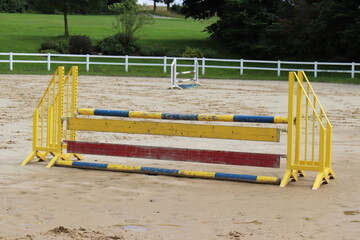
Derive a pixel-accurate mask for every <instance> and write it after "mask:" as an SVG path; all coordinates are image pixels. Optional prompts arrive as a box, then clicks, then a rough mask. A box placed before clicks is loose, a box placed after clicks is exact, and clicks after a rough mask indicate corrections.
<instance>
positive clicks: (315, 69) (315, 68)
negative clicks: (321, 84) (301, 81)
mask: <svg viewBox="0 0 360 240" xmlns="http://www.w3.org/2000/svg"><path fill="white" fill-rule="evenodd" d="M317 71H318V62H317V61H315V62H314V78H317Z"/></svg>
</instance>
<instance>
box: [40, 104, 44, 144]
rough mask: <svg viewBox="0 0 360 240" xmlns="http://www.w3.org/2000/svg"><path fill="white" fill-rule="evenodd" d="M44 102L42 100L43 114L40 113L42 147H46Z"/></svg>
mask: <svg viewBox="0 0 360 240" xmlns="http://www.w3.org/2000/svg"><path fill="white" fill-rule="evenodd" d="M44 111H45V110H44V101H43V99H42V100H41V113H40V117H41V123H40V131H41V133H40V134H41V135H40V139H41V140H40V146H42V147H43V146H44V124H45V123H44V118H45V115H44Z"/></svg>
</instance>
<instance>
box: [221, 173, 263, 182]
mask: <svg viewBox="0 0 360 240" xmlns="http://www.w3.org/2000/svg"><path fill="white" fill-rule="evenodd" d="M215 178H223V179H242V180H248V181H256V179H257V176H254V175H241V174H232V173H215Z"/></svg>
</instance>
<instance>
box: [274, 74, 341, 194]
mask: <svg viewBox="0 0 360 240" xmlns="http://www.w3.org/2000/svg"><path fill="white" fill-rule="evenodd" d="M294 96H296V100H295V99H294ZM294 116H296V118H295V119H296V121H295V122H292V121H288V140H287V165H286V172H285V174H284V177H283V179H282V181H281V184H280V186H281V187H285V186H286V185H287V184H288V183H289V181H298V176H301V177H303V176H305V173H304V171H315V172H318V175H317V177H316V180H315V183H314V185H313V189H318V188H319V187H320V186H321V184H322V183H329V182H330V179H333V178H335V174H334V171H333V170H332V168H331V151H332V125H331V123H330V121H329V119H328V117H327V116H326V113H325V111H324V109H323V107H322V106H321V104H320V101H319V99H318V97H317V96H316V94H315V91H314V89H313V88H312V86H311V84H310V82H309V80H308V78H307V77H306V75H305V73H304V72H303V71H299V72H297V73H295V72H290V73H289V94H288V119H294Z"/></svg>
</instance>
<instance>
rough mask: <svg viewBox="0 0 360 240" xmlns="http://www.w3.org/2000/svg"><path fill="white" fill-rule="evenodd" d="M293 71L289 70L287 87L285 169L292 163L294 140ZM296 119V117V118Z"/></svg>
mask: <svg viewBox="0 0 360 240" xmlns="http://www.w3.org/2000/svg"><path fill="white" fill-rule="evenodd" d="M294 75H295V73H294V72H289V89H288V119H289V121H288V133H287V134H288V139H287V169H290V168H291V166H292V164H293V141H294V121H293V119H294V82H295V76H294ZM296 121H297V119H296Z"/></svg>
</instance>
